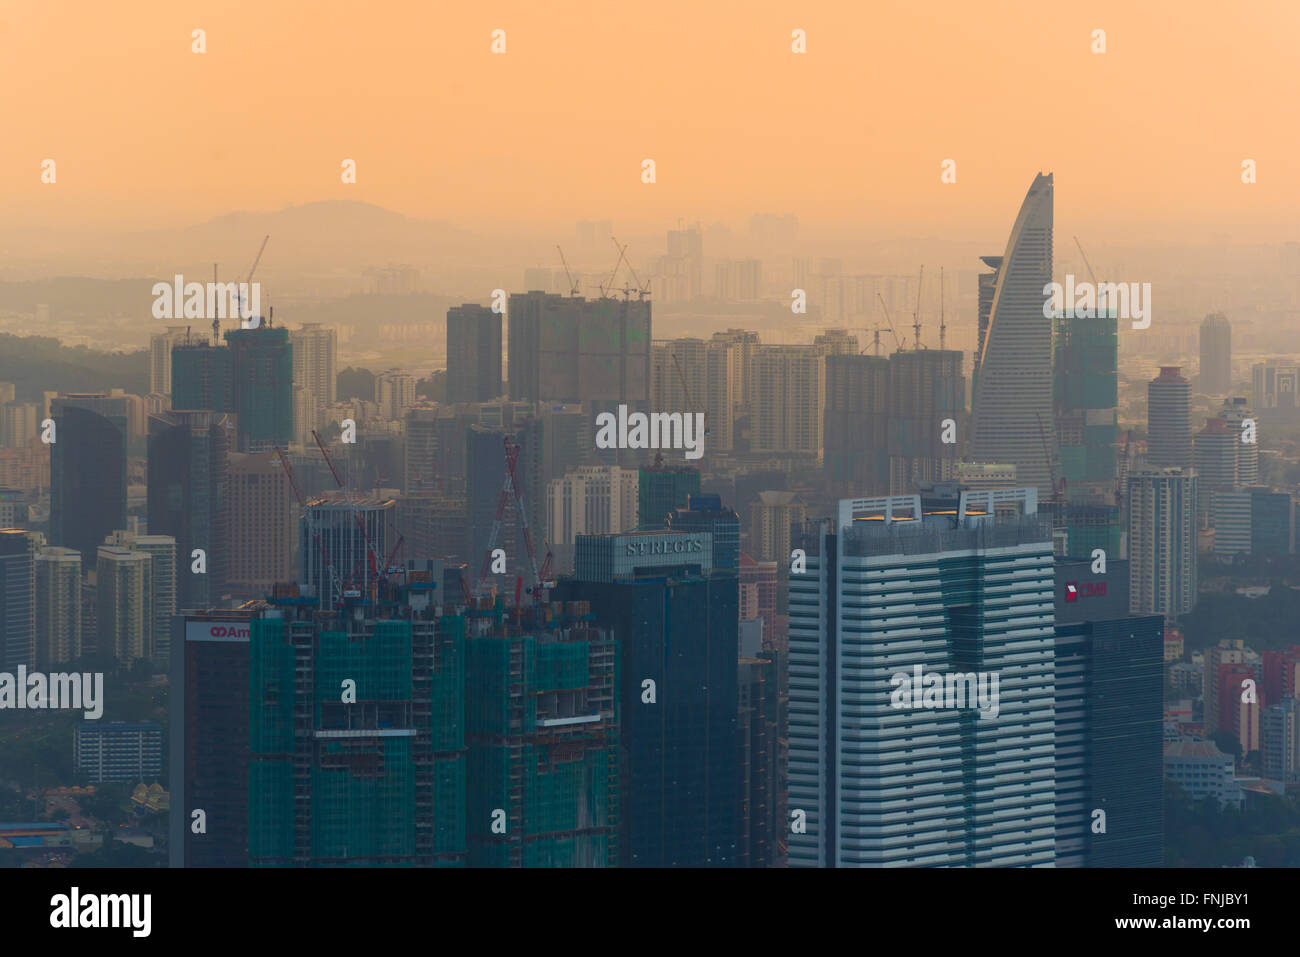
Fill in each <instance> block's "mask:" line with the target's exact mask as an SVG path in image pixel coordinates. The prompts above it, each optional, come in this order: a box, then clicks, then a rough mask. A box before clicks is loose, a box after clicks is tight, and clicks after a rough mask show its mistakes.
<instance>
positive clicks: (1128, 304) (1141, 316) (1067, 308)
mask: <svg viewBox="0 0 1300 957" xmlns="http://www.w3.org/2000/svg"><path fill="white" fill-rule="evenodd" d="M1043 295H1044V296H1046V297H1047V300H1046V301H1045V302H1044V303H1043V316H1044V318H1047V319H1051V318H1052V317H1054V316H1065V317H1066V318H1067V319H1096V318H1098V317H1114V318H1117V319H1131V320H1133V328H1134V329H1147V328H1149V327H1150V326H1151V283H1149V282H1144V283H1141V284H1139V283H1136V282H1098V283H1092V282H1080V283H1076V282H1075V281H1074V276H1073V274H1070V275H1067V276H1066V277H1065V284H1064V285H1062V284H1061V283H1059V282H1049V283H1048V284H1047V285H1045V286H1044V287H1043Z"/></svg>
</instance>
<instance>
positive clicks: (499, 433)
mask: <svg viewBox="0 0 1300 957" xmlns="http://www.w3.org/2000/svg"><path fill="white" fill-rule="evenodd" d="M541 431H542V425H541V423H540V422H539V421H538V420H536V419H533V420H528V421H517V422H516V424H515V425H514V426H511V427H510V429H509V430H504V429H488V428H484V427H482V426H477V425H475V426H471V427H470V429H469V433H468V436H467V440H466V441H467V446H466V459H467V462H468V474H469V475H470V476H472V481H470V482H469V483H468V485H467V489H466V496H465V498H466V508H467V510H468V516H469V553H468V554H467V555H466V558H467V559H468V561H469V568H470V572H471V573H472V575H473V580H472V581H470V582H469V584H470V586H471V587H474V585H475V583H476V582H477V581H478V580H479V578H480V576H481V574H482V572H483V570H484V568H485V567H486V568H487V569H488V572H489V575H490V576H492V577H493V580H494V581H496V582H497V584H498V586H499V587H501V588H505V587H506V586H507V584H508V585H509V587H510V588H513V587H514V584H515V579H516V578H518V577H519V576H523V578H524V582H523V584H524V585H525V586H531V585H533V584H534V583H533V581H532V573H531V570H530V562H529V558H528V550H527V547H526V543H525V538H526V536H525V535H524V524H525V522H527V527H528V529H529V536H528V537H531V540H532V543H533V548H534V551H535V552H536V549H537V546H538V544H539V543H541V542H545V541H549V539H548V538H547V536H548V535H549V534H550V532H549V529H548V528H547V524H546V485H545V483H544V482H543V481H542V473H541V454H540V453H541ZM508 447H513V448H514V449H516V450H517V452H516V456H515V471H514V479H512V482H511V484H512V487H513V488H515V489H517V491H518V492H519V495H520V497H521V498H522V499H523V504H524V508H525V509H526V510H527V511H526V513H521V512H520V509H519V502H518V500H516V498H515V496H514V495H507V496H506V498H505V505H504V508H502V490H503V489H504V488H505V480H506V465H507V454H508V453H507V448H508ZM516 482H517V484H516ZM498 511H500V514H499V515H498ZM498 523H499V524H498ZM494 526H495V527H497V535H496V542H495V544H494V543H493V542H492V537H493V528H494ZM494 548H501V549H504V550H505V553H506V572H505V574H504V576H503V575H497V574H496V573H493V572H492V571H491V563H490V562H489V561H486V559H487V558H488V556H489V554H490V552H491V550H492V549H494ZM536 557H537V561H538V562H539V564H540V562H541V561H542V558H543V554H537V556H536Z"/></svg>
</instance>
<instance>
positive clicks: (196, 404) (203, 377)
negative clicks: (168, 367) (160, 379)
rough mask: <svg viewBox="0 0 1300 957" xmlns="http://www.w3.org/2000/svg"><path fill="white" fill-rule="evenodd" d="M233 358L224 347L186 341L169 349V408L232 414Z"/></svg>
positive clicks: (203, 341) (190, 340) (193, 340)
mask: <svg viewBox="0 0 1300 957" xmlns="http://www.w3.org/2000/svg"><path fill="white" fill-rule="evenodd" d="M234 387H235V379H234V357H233V355H232V354H231V351H230V350H229V349H228V348H226V347H225V346H219V345H212V344H209V343H208V342H207V340H205V339H186V340H184V341H182V342H178V343H174V344H173V346H172V388H171V397H172V408H173V409H207V410H208V411H210V412H234V411H235V398H234V391H233V390H234Z"/></svg>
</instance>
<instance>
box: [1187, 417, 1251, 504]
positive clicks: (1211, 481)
mask: <svg viewBox="0 0 1300 957" xmlns="http://www.w3.org/2000/svg"><path fill="white" fill-rule="evenodd" d="M1239 444H1240V439H1239V438H1238V436H1237V434H1236V433H1235V432H1233V430H1231V429H1229V428H1228V423H1227V422H1225V421H1224V420H1223V419H1207V420H1206V422H1205V427H1204V428H1203V429H1201V431H1200V432H1198V433H1196V438H1195V440H1194V441H1193V450H1194V457H1195V462H1196V476H1197V483H1196V499H1197V500H1196V515H1197V526H1198V527H1200V528H1206V527H1208V526H1209V525H1210V523H1211V521H1212V519H1213V518H1214V499H1215V498H1216V497H1217V496H1218V495H1219V494H1221V493H1224V492H1227V491H1230V490H1231V489H1232V487H1233V486H1234V485H1236V484H1237V446H1238V445H1239Z"/></svg>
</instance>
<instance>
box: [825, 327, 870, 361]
mask: <svg viewBox="0 0 1300 957" xmlns="http://www.w3.org/2000/svg"><path fill="white" fill-rule="evenodd" d="M813 345H815V346H817V347H818V348H819V349H821V350H822V352H823V353H824V354H826V355H828V356H856V355H858V354H860V353H861V352H862V350H861V349H859V348H858V337H857V336H855V335H853V334H852V333H851V332H849V331H848V330H847V329H823V330H822V331H821V332H820V333H818V334H817V335H815V336H813Z"/></svg>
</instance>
